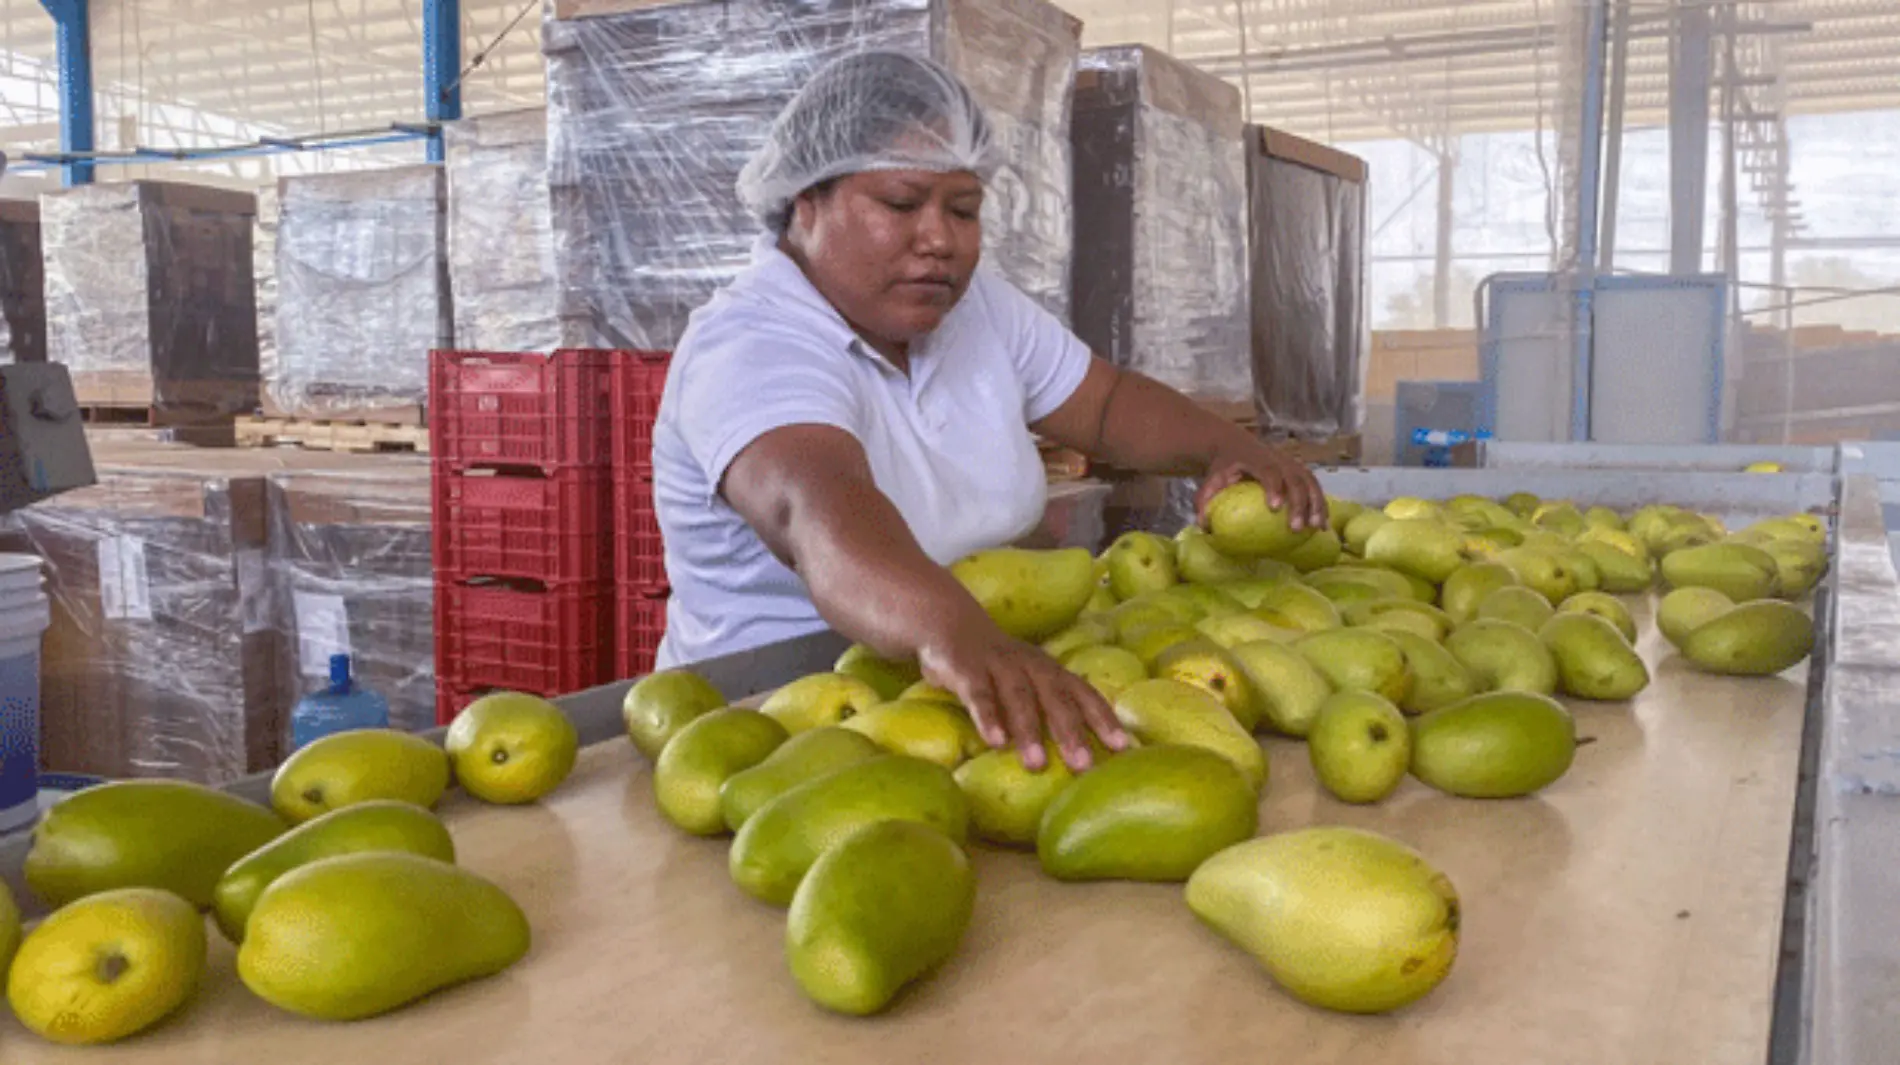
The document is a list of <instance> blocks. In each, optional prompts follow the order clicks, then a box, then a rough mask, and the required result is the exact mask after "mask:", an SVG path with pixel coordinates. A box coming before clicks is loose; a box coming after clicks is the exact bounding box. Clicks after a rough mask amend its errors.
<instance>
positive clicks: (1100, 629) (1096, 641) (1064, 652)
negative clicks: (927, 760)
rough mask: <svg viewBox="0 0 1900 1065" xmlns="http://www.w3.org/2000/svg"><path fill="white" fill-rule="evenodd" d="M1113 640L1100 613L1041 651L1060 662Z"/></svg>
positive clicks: (900, 694)
mask: <svg viewBox="0 0 1900 1065" xmlns="http://www.w3.org/2000/svg"><path fill="white" fill-rule="evenodd" d="M1114 642H1115V625H1114V623H1113V622H1111V621H1109V620H1108V618H1106V617H1104V616H1102V615H1099V614H1097V615H1093V616H1085V617H1082V618H1078V619H1077V620H1076V623H1075V624H1073V625H1071V626H1069V627H1068V628H1066V629H1063V630H1062V631H1061V632H1058V633H1056V634H1055V635H1054V636H1051V637H1049V638H1048V639H1046V640H1044V641H1042V651H1043V653H1044V654H1046V655H1048V656H1049V657H1050V658H1053V659H1055V660H1056V661H1058V662H1060V661H1062V660H1063V659H1064V658H1067V657H1068V656H1069V655H1070V654H1072V653H1074V652H1076V651H1079V650H1081V649H1082V648H1084V647H1097V646H1100V645H1102V644H1108V643H1114ZM905 690H906V689H899V690H898V691H897V692H896V693H894V694H892V695H887V696H885V698H886V699H892V700H895V699H901V698H903V693H904V691H905Z"/></svg>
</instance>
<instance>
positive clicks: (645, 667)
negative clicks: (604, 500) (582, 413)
mask: <svg viewBox="0 0 1900 1065" xmlns="http://www.w3.org/2000/svg"><path fill="white" fill-rule="evenodd" d="M616 354H617V356H618V357H617V358H616V359H615V360H614V363H613V371H612V376H613V381H612V393H613V411H614V414H613V454H614V460H613V483H614V515H615V519H616V520H615V524H614V541H615V548H614V573H615V578H616V580H617V582H618V584H617V587H616V588H615V592H614V613H615V625H616V626H617V627H618V631H619V635H620V638H619V658H618V660H617V661H616V665H617V667H618V672H619V674H620V676H622V677H637V676H641V675H644V674H646V673H649V672H652V669H653V656H654V654H655V652H657V651H658V650H659V647H660V637H661V636H663V635H665V633H666V602H667V598H668V597H669V596H670V595H671V594H672V586H671V584H669V583H668V581H667V577H666V559H665V557H664V554H663V553H662V548H661V541H660V521H659V517H658V516H657V515H656V514H655V512H654V509H653V423H654V420H655V419H656V418H657V417H658V416H659V412H660V393H661V392H662V390H663V389H664V388H665V385H666V369H667V365H668V363H669V361H670V356H669V354H668V353H666V352H658V351H625V352H618V353H616Z"/></svg>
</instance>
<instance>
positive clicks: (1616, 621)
mask: <svg viewBox="0 0 1900 1065" xmlns="http://www.w3.org/2000/svg"><path fill="white" fill-rule="evenodd" d="M1557 613H1559V614H1594V615H1595V616H1597V617H1600V618H1602V619H1603V620H1605V621H1607V622H1609V623H1610V624H1611V625H1614V626H1616V631H1617V632H1619V633H1621V634H1622V636H1623V642H1624V643H1627V644H1629V645H1630V646H1632V647H1634V646H1635V645H1636V637H1637V632H1636V619H1635V618H1633V617H1631V616H1630V608H1629V607H1626V606H1624V605H1623V601H1622V600H1621V599H1618V598H1617V597H1616V596H1614V595H1611V594H1610V593H1608V592H1578V593H1577V594H1576V595H1573V596H1571V597H1570V598H1568V599H1566V600H1564V601H1563V605H1562V606H1559V607H1558V608H1557ZM1541 628H1542V626H1539V629H1541Z"/></svg>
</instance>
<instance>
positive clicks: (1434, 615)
mask: <svg viewBox="0 0 1900 1065" xmlns="http://www.w3.org/2000/svg"><path fill="white" fill-rule="evenodd" d="M1340 613H1341V614H1343V615H1344V616H1345V619H1346V624H1348V625H1352V626H1355V627H1363V626H1367V625H1374V626H1376V624H1377V623H1378V621H1379V619H1380V618H1381V617H1382V616H1384V615H1389V614H1410V615H1412V616H1413V617H1415V618H1422V619H1424V621H1423V624H1422V625H1421V626H1419V627H1413V626H1411V625H1406V626H1402V627H1401V628H1400V630H1399V631H1401V632H1416V633H1418V634H1420V635H1422V636H1424V637H1425V638H1426V639H1430V640H1443V639H1444V638H1445V636H1446V634H1448V633H1450V632H1451V630H1452V629H1454V628H1456V627H1457V626H1458V623H1457V622H1456V621H1453V620H1452V617H1451V615H1450V614H1447V613H1446V612H1445V611H1443V610H1440V609H1438V608H1437V607H1435V606H1433V605H1431V604H1430V603H1421V602H1419V601H1418V600H1416V599H1409V598H1408V599H1367V600H1364V601H1362V602H1357V603H1348V604H1346V608H1345V609H1344V610H1342V611H1340Z"/></svg>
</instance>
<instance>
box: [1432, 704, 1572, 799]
mask: <svg viewBox="0 0 1900 1065" xmlns="http://www.w3.org/2000/svg"><path fill="white" fill-rule="evenodd" d="M1576 752H1577V723H1576V720H1575V719H1574V718H1572V717H1571V716H1570V711H1568V710H1566V709H1564V707H1563V704H1562V703H1559V702H1558V701H1557V700H1555V699H1552V698H1551V697H1549V696H1547V695H1538V694H1535V693H1532V692H1517V691H1512V692H1491V693H1488V694H1485V695H1474V696H1472V697H1471V698H1469V699H1466V700H1465V701H1464V702H1462V703H1454V704H1453V705H1451V706H1447V707H1445V708H1444V709H1442V710H1434V711H1432V712H1431V713H1429V714H1426V715H1424V716H1423V717H1418V718H1414V719H1413V720H1412V775H1413V776H1415V777H1417V778H1418V779H1419V780H1421V781H1423V782H1424V783H1425V784H1427V785H1429V786H1431V787H1434V788H1437V789H1438V790H1439V791H1442V792H1445V793H1447V794H1450V795H1458V796H1462V797H1464V798H1468V799H1504V798H1515V797H1517V796H1520V795H1529V794H1531V793H1532V792H1536V791H1541V790H1542V789H1544V788H1547V787H1549V786H1550V785H1551V784H1554V783H1556V782H1557V780H1558V779H1559V778H1561V777H1562V776H1563V775H1564V774H1565V773H1567V772H1569V771H1570V763H1571V761H1572V760H1573V759H1574V758H1575V757H1576Z"/></svg>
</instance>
